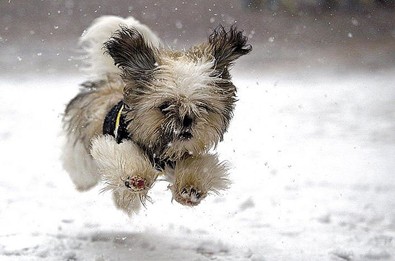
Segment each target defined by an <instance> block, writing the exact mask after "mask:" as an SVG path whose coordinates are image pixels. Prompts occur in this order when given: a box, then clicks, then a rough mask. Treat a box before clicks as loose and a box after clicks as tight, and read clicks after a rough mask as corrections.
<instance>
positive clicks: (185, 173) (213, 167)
mask: <svg viewBox="0 0 395 261" xmlns="http://www.w3.org/2000/svg"><path fill="white" fill-rule="evenodd" d="M227 169H228V167H227V166H226V163H225V162H220V161H219V160H218V157H217V156H216V155H211V154H206V155H199V156H197V157H190V158H187V159H185V160H182V161H179V162H177V163H176V167H175V169H174V178H172V179H170V180H169V181H170V182H171V183H173V184H172V185H170V186H169V188H170V190H171V192H172V194H173V199H174V200H175V201H177V202H178V203H180V204H182V205H186V206H196V205H199V203H200V202H201V201H202V200H203V199H204V198H205V197H206V196H207V195H208V194H209V193H219V191H221V190H224V189H226V188H228V186H229V183H230V182H229V180H228V178H227V175H228V174H227Z"/></svg>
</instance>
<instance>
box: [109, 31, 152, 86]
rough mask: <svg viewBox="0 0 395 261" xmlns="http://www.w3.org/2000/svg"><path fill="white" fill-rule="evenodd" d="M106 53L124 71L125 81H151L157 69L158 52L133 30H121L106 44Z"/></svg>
mask: <svg viewBox="0 0 395 261" xmlns="http://www.w3.org/2000/svg"><path fill="white" fill-rule="evenodd" d="M104 47H105V49H106V53H108V54H109V55H110V56H111V57H112V58H113V60H114V64H115V65H116V66H118V67H119V68H120V69H121V70H122V75H121V76H122V77H123V78H124V79H125V80H134V81H137V82H138V81H149V80H150V79H151V78H152V75H153V72H154V71H155V69H156V67H157V62H156V50H155V49H153V48H152V47H151V46H150V45H148V44H147V42H146V41H145V39H144V37H143V35H142V34H141V33H140V32H139V31H137V30H136V29H133V28H127V27H124V26H121V29H120V30H118V31H117V32H115V33H114V35H113V36H112V37H111V38H110V40H108V41H107V42H105V43H104Z"/></svg>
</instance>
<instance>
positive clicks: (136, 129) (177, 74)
mask: <svg viewBox="0 0 395 261" xmlns="http://www.w3.org/2000/svg"><path fill="white" fill-rule="evenodd" d="M246 42H247V38H246V37H245V36H243V34H242V32H240V31H237V30H236V28H235V27H232V28H231V29H230V30H229V31H228V32H227V31H225V30H224V28H223V27H222V26H221V27H218V28H217V29H216V30H214V32H213V33H212V34H211V35H210V37H209V41H208V42H207V43H203V44H201V45H198V46H195V47H193V48H191V49H190V50H188V51H185V52H177V51H170V50H157V49H154V48H152V47H150V45H149V44H147V42H146V41H145V39H144V37H143V36H142V35H141V34H140V33H139V32H137V31H135V30H133V29H128V28H122V29H121V30H119V31H118V32H117V33H116V34H115V35H114V36H113V37H112V38H111V39H110V40H109V41H108V42H106V43H105V47H106V48H107V52H108V53H109V54H110V55H111V56H112V58H113V59H114V62H115V64H116V65H117V66H118V67H119V68H120V69H121V70H122V78H123V80H124V82H125V88H124V102H125V104H126V106H125V107H126V111H127V113H126V119H127V121H128V127H127V128H128V131H129V133H131V135H132V139H133V140H134V141H135V142H136V143H138V144H139V145H140V146H141V147H143V148H144V149H145V150H147V151H150V152H151V153H152V154H153V155H155V156H156V157H158V158H161V159H170V160H177V159H180V158H182V157H184V156H185V155H187V154H190V155H197V154H200V153H202V152H205V151H207V150H209V149H210V148H212V147H213V146H216V145H217V143H218V142H219V141H220V140H222V138H223V135H224V133H225V132H226V130H227V128H228V125H229V121H230V119H231V118H232V115H233V109H234V104H235V101H236V98H235V96H236V88H235V86H234V85H233V84H232V82H231V78H230V74H229V67H230V66H231V65H232V63H233V62H234V61H235V60H236V59H237V58H239V57H240V56H242V55H245V54H247V53H249V52H250V51H251V46H250V45H247V43H246Z"/></svg>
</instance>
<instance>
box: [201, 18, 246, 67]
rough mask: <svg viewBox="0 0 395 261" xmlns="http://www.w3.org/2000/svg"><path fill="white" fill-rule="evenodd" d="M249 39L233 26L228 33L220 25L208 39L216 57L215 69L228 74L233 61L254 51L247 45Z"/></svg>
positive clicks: (212, 53)
mask: <svg viewBox="0 0 395 261" xmlns="http://www.w3.org/2000/svg"><path fill="white" fill-rule="evenodd" d="M247 40H248V38H247V37H246V36H244V35H243V32H242V31H239V30H237V28H236V26H235V25H233V26H231V28H230V29H229V31H226V30H225V28H224V27H223V26H222V25H219V26H218V27H217V28H215V29H214V31H213V32H212V33H211V35H210V36H209V38H208V41H209V48H210V51H211V55H212V56H213V57H214V59H215V60H214V69H215V70H216V71H218V72H221V73H222V72H227V71H228V70H227V68H228V67H229V66H230V65H232V63H233V61H235V60H236V59H237V58H239V57H240V56H242V55H246V54H248V53H249V52H251V50H252V46H251V45H249V44H247Z"/></svg>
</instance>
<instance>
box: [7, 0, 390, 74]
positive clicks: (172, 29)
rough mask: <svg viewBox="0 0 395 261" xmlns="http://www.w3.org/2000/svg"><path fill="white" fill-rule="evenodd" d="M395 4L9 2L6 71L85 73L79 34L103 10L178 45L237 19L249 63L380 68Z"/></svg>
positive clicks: (363, 0) (378, 0) (353, 0)
mask: <svg viewBox="0 0 395 261" xmlns="http://www.w3.org/2000/svg"><path fill="white" fill-rule="evenodd" d="M394 7H395V1H394V0H296V1H290V0H231V1H220V0H214V1H211V0H203V1H182V0H174V1H143V0H135V1H126V0H120V1H74V0H65V1H46V0H41V1H38V0H37V1H20V0H2V1H1V2H0V14H1V16H0V24H1V26H0V57H1V60H2V62H1V63H2V70H1V71H0V74H1V75H3V76H10V77H11V76H12V77H13V75H15V74H17V75H18V77H23V75H24V74H29V73H40V74H52V73H57V72H59V71H62V72H67V73H74V72H77V68H78V66H79V64H80V63H79V61H78V59H75V58H77V57H78V56H79V54H78V52H77V50H78V45H77V40H78V37H79V36H80V35H81V34H82V33H83V31H84V29H85V28H86V27H87V26H88V25H89V24H90V23H91V22H92V20H93V19H95V18H96V17H99V16H101V15H119V16H124V17H126V16H129V15H132V16H134V17H136V18H137V19H138V20H140V21H142V22H143V23H145V24H147V25H148V26H150V27H151V28H152V29H153V30H154V31H155V32H157V34H158V35H159V36H160V37H161V38H162V39H163V40H164V42H165V43H166V44H167V45H168V46H170V47H176V48H180V47H181V48H183V47H185V48H188V47H189V46H191V45H193V44H195V43H198V42H200V41H202V40H204V39H206V37H207V35H208V34H209V33H210V30H211V29H212V28H214V27H216V26H217V25H218V24H223V25H225V26H230V25H232V24H234V23H236V24H237V25H238V27H239V28H240V29H243V30H244V31H245V33H246V35H248V37H249V38H250V42H251V43H252V44H253V46H254V47H255V50H256V51H254V54H253V55H250V56H249V57H247V58H245V59H243V61H242V63H251V62H253V63H254V64H259V65H262V68H265V69H272V68H274V69H277V68H278V66H287V68H288V69H290V70H297V69H298V68H299V69H300V63H301V62H302V63H303V64H306V66H311V67H317V66H318V67H319V66H325V65H334V64H336V67H337V69H340V70H342V66H345V67H348V66H353V67H356V68H359V67H363V68H369V69H372V70H374V69H377V68H379V67H382V66H386V65H388V63H392V64H393V63H394V62H395V29H394V28H395V27H394V25H395V9H394ZM339 65H341V67H338V66H339ZM240 67H241V68H244V66H240ZM249 71H251V70H249Z"/></svg>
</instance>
